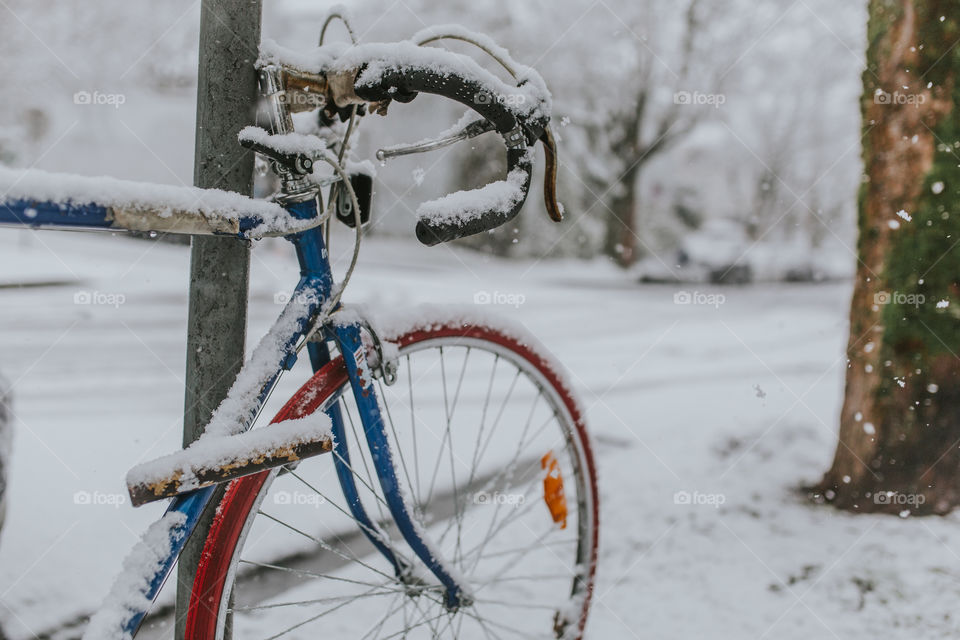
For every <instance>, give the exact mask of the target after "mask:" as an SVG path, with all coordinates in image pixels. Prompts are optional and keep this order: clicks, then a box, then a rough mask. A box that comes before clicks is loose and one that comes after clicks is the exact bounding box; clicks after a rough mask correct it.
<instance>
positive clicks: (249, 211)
mask: <svg viewBox="0 0 960 640" xmlns="http://www.w3.org/2000/svg"><path fill="white" fill-rule="evenodd" d="M17 201H30V202H52V203H56V204H61V205H75V206H83V205H95V206H100V207H104V208H110V209H113V210H115V211H136V212H141V213H151V214H153V215H152V217H153V219H154V220H158V221H162V220H171V219H172V218H174V217H180V216H183V217H190V216H193V217H197V218H201V219H204V220H207V221H209V222H211V223H212V226H214V227H216V226H217V225H216V223H217V222H220V221H223V222H228V223H232V226H235V225H236V224H237V223H239V221H240V220H241V219H258V220H259V221H260V222H259V224H258V225H257V226H256V227H255V228H254V229H253V231H251V232H249V233H248V234H247V235H248V236H250V237H255V236H259V235H271V234H279V233H292V232H294V231H296V230H298V228H299V227H302V226H303V225H304V221H302V220H297V219H295V218H293V217H292V216H290V215H288V214H287V212H286V211H285V210H284V209H283V207H281V206H280V205H278V204H276V203H274V202H267V201H264V200H254V199H252V198H248V197H247V196H244V195H241V194H239V193H232V192H229V191H222V190H220V189H200V188H196V187H177V186H173V185H165V184H153V183H148V182H134V181H131V180H118V179H116V178H109V177H105V176H97V177H90V176H78V175H71V174H66V173H49V172H47V171H41V170H39V169H8V168H4V167H0V205H2V204H9V203H13V202H17ZM119 226H121V227H123V225H122V223H121V224H120V225H119ZM158 230H165V229H163V228H160V229H158Z"/></svg>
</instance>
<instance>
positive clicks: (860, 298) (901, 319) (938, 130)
mask: <svg viewBox="0 0 960 640" xmlns="http://www.w3.org/2000/svg"><path fill="white" fill-rule="evenodd" d="M869 7H870V20H869V26H868V50H867V69H866V71H865V72H864V74H863V86H864V93H863V99H862V113H863V131H864V136H863V140H864V143H863V144H864V149H863V159H864V167H865V172H866V177H865V181H864V184H863V186H862V188H861V193H860V201H859V206H860V212H859V228H860V240H859V248H858V250H859V263H858V268H857V275H856V282H855V285H854V292H853V300H852V303H851V309H850V338H849V342H848V346H847V358H848V368H847V382H846V394H845V398H844V403H843V409H842V412H841V416H840V438H839V439H840V442H839V444H838V446H837V451H836V454H835V458H834V461H833V465H832V467H831V468H830V470H829V471H828V472H827V473H826V475H825V476H824V478H823V480H822V481H821V483H820V485H819V486H818V487H816V491H817V496H818V497H821V498H822V499H824V500H826V501H828V502H832V503H834V504H836V505H837V506H839V507H841V508H843V509H848V510H852V511H861V512H868V511H869V512H876V511H880V512H888V513H904V512H909V513H913V514H928V513H938V514H939V513H946V512H948V511H950V510H951V509H953V508H954V507H955V506H956V505H957V504H958V503H960V448H958V447H960V359H958V357H957V353H958V352H960V339H958V338H960V246H957V244H958V240H960V210H958V209H957V207H956V205H957V204H958V202H960V168H958V160H957V150H956V149H955V146H956V145H957V144H960V143H958V141H960V126H958V119H957V112H956V110H955V109H956V107H955V105H956V104H957V101H958V99H960V91H958V88H957V84H956V80H957V73H958V71H960V54H958V51H960V50H957V49H955V48H954V45H955V44H956V41H957V39H958V36H960V14H958V12H957V10H956V0H870V3H869Z"/></svg>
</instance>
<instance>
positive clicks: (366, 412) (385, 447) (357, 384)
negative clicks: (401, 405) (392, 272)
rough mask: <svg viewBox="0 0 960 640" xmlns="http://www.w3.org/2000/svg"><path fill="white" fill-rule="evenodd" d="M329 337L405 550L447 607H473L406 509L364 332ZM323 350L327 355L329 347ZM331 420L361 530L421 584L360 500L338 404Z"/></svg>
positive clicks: (353, 328)
mask: <svg viewBox="0 0 960 640" xmlns="http://www.w3.org/2000/svg"><path fill="white" fill-rule="evenodd" d="M330 334H331V337H332V338H333V339H334V340H336V342H337V344H338V345H339V348H340V352H341V353H342V354H343V360H344V364H345V366H346V369H347V375H348V376H349V379H350V387H351V388H352V389H353V396H354V400H355V401H356V404H357V409H358V411H359V414H360V421H361V424H362V428H363V432H364V436H365V440H366V445H367V446H368V447H369V450H370V455H371V458H372V460H373V466H374V469H375V470H376V475H377V481H378V483H379V485H380V488H381V489H382V491H383V495H384V499H385V502H386V505H387V508H388V510H389V511H390V516H391V518H392V519H393V522H394V523H395V524H396V526H397V529H398V530H399V531H400V534H401V535H402V536H403V539H404V541H405V542H406V543H407V545H408V546H409V547H410V548H411V549H412V550H413V552H414V553H415V554H416V555H417V557H418V558H420V560H421V561H422V562H423V563H424V565H426V567H427V568H428V569H429V570H430V572H431V573H433V575H434V576H436V578H437V580H439V581H440V584H442V585H443V587H444V606H445V607H446V608H447V609H448V610H450V611H456V610H457V609H459V608H460V607H462V606H469V605H470V603H471V602H472V598H471V596H470V595H469V593H468V592H467V590H466V584H465V582H464V580H463V578H462V577H460V576H459V573H458V572H456V571H455V570H454V569H453V568H452V567H451V566H450V565H449V564H448V562H447V561H446V560H445V559H444V558H443V557H441V555H440V553H439V551H438V550H437V549H435V548H434V547H433V546H432V544H431V542H430V540H429V539H428V538H427V537H426V532H425V531H424V530H423V527H422V526H421V525H420V524H419V523H418V522H416V520H415V519H414V517H413V510H412V505H410V504H408V502H407V500H406V498H405V497H404V492H403V489H402V487H401V485H400V479H399V477H398V475H397V467H396V463H395V460H394V456H393V452H392V451H391V448H390V442H389V439H388V437H387V431H386V423H385V422H384V420H383V416H382V413H381V411H380V405H379V403H378V402H377V395H376V391H375V390H374V388H373V371H372V370H371V369H370V368H369V366H368V365H367V359H366V347H365V346H364V344H363V341H362V338H361V330H360V326H359V325H346V326H337V327H332V328H331V331H330ZM311 346H312V345H311ZM318 346H320V345H318ZM322 346H323V348H324V349H325V345H322ZM311 355H312V354H311ZM327 414H328V415H329V416H330V419H331V422H332V427H333V433H334V439H335V445H334V450H333V453H334V464H335V465H336V470H337V478H338V479H339V481H340V487H341V489H342V491H343V494H344V497H345V498H346V500H347V504H348V505H349V508H350V511H351V513H352V515H353V517H354V518H355V519H356V521H357V523H358V524H359V525H360V528H361V530H362V531H363V533H364V535H366V537H367V538H368V539H369V540H370V542H371V543H373V545H374V546H375V547H376V548H377V550H378V551H379V552H380V553H381V554H383V556H384V557H386V558H387V560H388V561H389V562H390V563H391V564H392V565H393V568H394V571H395V572H396V575H397V578H398V579H399V580H400V581H401V582H403V583H404V584H408V585H409V584H415V583H416V582H417V579H416V577H415V576H414V575H413V573H412V569H413V567H411V566H410V564H409V562H407V561H406V560H404V559H403V558H401V557H399V556H397V554H395V553H394V552H393V550H392V549H391V548H390V546H389V544H388V542H389V541H388V537H387V534H386V533H385V532H384V531H383V530H382V529H381V528H380V527H379V526H377V525H376V523H374V522H373V521H372V520H371V518H370V517H369V515H368V514H367V511H366V509H365V507H364V505H363V502H362V500H361V499H360V495H359V491H358V489H357V485H356V481H355V474H354V470H353V468H352V467H351V464H350V453H349V451H348V446H347V439H346V437H345V435H346V434H345V431H344V422H343V414H342V412H341V410H340V406H339V404H334V405H333V406H331V407H330V408H328V409H327ZM371 489H372V487H371Z"/></svg>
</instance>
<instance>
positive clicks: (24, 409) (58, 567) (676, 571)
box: [0, 230, 960, 639]
mask: <svg viewBox="0 0 960 640" xmlns="http://www.w3.org/2000/svg"><path fill="white" fill-rule="evenodd" d="M345 244H346V243H345V242H341V243H340V246H341V248H345ZM334 253H335V254H336V251H335V252H334ZM187 269H188V251H187V250H186V248H185V247H178V246H169V245H160V244H150V243H145V242H142V241H135V240H130V239H126V238H121V237H109V236H104V235H94V234H81V233H43V234H35V233H31V232H23V231H11V230H3V231H2V233H0V274H2V280H3V281H4V282H7V283H10V282H44V281H47V282H61V283H64V284H62V285H60V286H47V287H35V288H4V289H0V300H2V304H0V327H2V331H0V366H2V368H3V371H4V373H5V374H6V375H7V377H8V378H9V379H10V380H11V381H12V384H13V389H14V395H15V424H14V426H15V428H16V437H15V442H14V450H15V454H14V457H13V464H12V470H11V471H12V476H11V483H10V491H11V495H10V511H9V514H8V518H7V523H6V529H5V531H4V532H3V539H2V544H0V567H2V570H0V621H2V624H3V628H4V631H5V632H6V633H7V634H8V635H9V636H10V637H11V638H13V639H19V638H29V637H34V636H38V635H44V634H47V633H49V632H50V631H51V630H53V629H55V628H56V627H58V626H59V625H61V624H63V623H65V622H69V621H71V620H74V619H76V618H77V617H78V616H82V615H83V614H85V613H88V612H89V611H90V610H91V609H92V608H93V607H95V606H96V605H97V604H98V602H99V600H100V599H101V598H102V596H103V594H105V592H106V590H107V587H108V585H109V581H110V579H111V578H112V577H113V575H114V574H115V572H116V571H117V569H118V568H119V563H120V560H121V558H122V556H123V554H124V553H125V552H126V549H127V548H128V547H129V546H130V545H131V544H132V543H133V542H134V540H135V538H136V536H137V535H138V534H139V533H140V532H141V530H142V529H143V528H144V527H145V526H146V525H147V523H148V522H149V521H151V520H152V519H153V518H155V517H156V516H157V515H158V514H159V512H160V507H158V506H156V505H154V506H149V507H144V508H142V509H138V510H134V509H132V508H131V507H130V506H129V504H126V503H124V498H123V496H124V487H123V477H124V474H125V471H126V469H127V468H128V467H130V466H131V465H132V464H134V463H136V462H138V461H142V460H144V459H147V458H148V457H151V456H156V455H160V454H163V453H166V452H169V451H171V450H173V449H175V448H176V447H177V446H178V443H179V440H180V412H181V408H182V395H183V394H182V383H183V369H184V342H185V335H184V333H185V326H186V323H185V315H186V283H187ZM296 271H297V269H296V264H295V261H294V260H293V258H292V255H291V254H290V252H289V249H288V248H287V247H286V246H284V245H283V244H282V243H281V242H270V243H267V242H264V243H260V244H258V245H257V247H256V249H255V252H254V261H253V284H252V296H251V299H252V307H251V314H250V329H249V334H250V336H251V337H256V336H259V335H260V334H261V333H262V331H263V330H265V329H266V327H267V326H268V325H269V323H270V322H271V321H272V319H273V317H274V316H275V315H276V314H277V312H278V311H279V308H280V307H279V306H278V305H277V304H276V303H275V297H276V296H277V294H278V293H282V292H285V291H287V290H288V289H289V288H290V286H292V284H293V282H294V281H295V279H296ZM848 288H849V287H848V285H845V284H829V285H816V286H814V285H796V286H788V285H779V286H773V285H764V286H755V287H750V288H725V289H709V290H707V289H704V290H699V291H696V292H695V291H692V290H688V291H687V292H686V293H688V294H689V296H688V297H687V296H684V295H683V292H680V291H678V290H677V289H676V288H675V287H666V286H649V285H645V286H640V285H636V284H634V283H633V282H631V281H630V280H628V279H627V278H626V277H625V276H624V275H622V274H621V273H620V272H618V271H617V270H616V269H614V268H612V267H610V266H608V265H606V264H603V263H576V262H561V263H555V262H501V261H497V260H493V259H490V258H487V257H484V256H480V255H477V254H474V253H469V252H464V251H460V250H453V249H449V248H446V247H436V248H432V249H426V248H420V247H417V246H415V245H414V244H413V243H405V242H401V241H396V240H379V239H372V240H370V241H368V242H367V243H366V245H365V251H364V255H363V256H362V260H361V266H360V268H359V270H358V273H357V275H356V276H355V280H354V282H353V284H352V285H351V288H350V289H349V292H348V295H347V298H348V299H349V300H351V301H354V302H356V301H377V302H379V303H380V304H381V305H383V304H388V305H389V304H396V305H400V306H407V305H411V304H414V303H418V302H437V303H456V304H471V303H473V302H474V299H475V296H477V299H478V300H485V299H487V296H483V295H478V294H482V293H484V292H485V293H488V294H490V296H489V297H490V298H492V299H493V300H502V301H510V303H511V304H503V305H499V306H498V307H497V308H496V311H497V312H498V313H502V314H504V315H505V316H508V317H510V318H512V319H514V320H518V321H520V322H522V323H524V324H525V325H526V326H527V327H529V328H530V329H531V330H532V331H534V332H535V333H536V334H537V335H538V336H540V338H541V339H542V341H543V342H544V343H545V344H546V345H547V346H548V347H549V348H550V349H552V350H553V351H554V352H555V354H556V355H557V356H558V357H559V358H560V360H562V361H563V362H564V363H565V364H566V366H567V367H568V368H569V369H570V371H571V372H572V374H571V376H572V382H573V385H574V387H575V388H576V390H577V391H578V392H579V394H580V396H581V398H582V400H583V402H584V404H585V406H586V407H587V408H588V415H589V423H590V427H591V429H592V432H593V435H594V438H595V444H596V449H597V453H598V458H599V468H600V482H601V495H602V501H603V502H602V506H601V516H602V519H601V530H602V538H601V548H600V568H599V581H598V585H597V591H596V597H595V604H594V608H593V613H592V618H591V621H590V625H589V637H593V638H602V637H614V638H628V637H635V636H636V637H642V638H687V637H709V638H747V637H750V638H768V637H769V638H798V639H799V638H804V639H805V638H811V637H817V638H832V637H836V638H844V639H846V638H869V637H876V636H881V635H882V636H883V637H888V638H891V637H892V638H917V637H925V638H930V637H948V635H949V636H952V635H953V632H954V631H955V629H956V625H957V621H956V619H955V616H956V614H955V612H954V606H953V605H954V602H955V601H956V598H957V596H958V595H960V555H958V554H960V528H958V527H957V519H956V518H955V517H949V518H944V519H923V520H920V519H911V518H907V519H902V520H901V519H894V518H890V517H874V516H858V517H853V516H848V515H844V514H841V513H838V512H836V511H833V510H830V509H827V508H824V507H816V506H811V505H810V504H808V503H807V502H806V501H805V500H804V499H803V497H802V496H800V495H798V493H797V491H796V489H797V487H798V486H800V485H802V484H803V483H804V482H809V481H812V480H815V479H816V478H817V477H818V474H819V473H820V472H821V471H822V470H823V469H825V468H826V466H827V465H828V463H829V460H830V457H831V455H832V452H833V447H834V438H835V435H834V424H835V421H836V416H837V412H838V408H839V400H840V390H841V384H842V376H843V369H844V361H843V358H842V347H843V344H844V341H845V336H846V327H845V317H846V306H847V296H848V293H849V291H848ZM711 296H712V297H711ZM281 297H282V296H281ZM687 299H689V303H688V304H681V303H680V302H683V301H684V300H687ZM518 303H519V304H518ZM288 384H289V383H288ZM288 391H289V389H288ZM277 395H280V396H282V395H284V394H282V393H278V394H277ZM117 503H123V504H117ZM165 597H166V598H169V594H168V595H166V596H165Z"/></svg>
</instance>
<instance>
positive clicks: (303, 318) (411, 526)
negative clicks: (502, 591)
mask: <svg viewBox="0 0 960 640" xmlns="http://www.w3.org/2000/svg"><path fill="white" fill-rule="evenodd" d="M285 208H286V210H287V213H288V214H289V215H290V216H292V217H294V218H296V219H299V220H312V219H316V218H317V217H318V216H319V215H320V211H319V207H318V201H317V199H316V198H311V199H309V200H306V201H304V202H300V203H296V204H290V205H288V206H286V207H285ZM0 224H7V225H9V224H16V225H27V226H31V227H63V226H68V227H71V228H87V229H112V228H115V227H114V223H113V220H112V217H111V216H110V214H109V208H108V207H102V206H99V205H96V204H87V205H82V206H74V205H70V204H60V203H46V202H33V201H14V202H8V203H6V204H0ZM257 224H259V220H258V219H256V218H251V219H241V222H240V229H241V233H240V236H241V237H244V234H243V231H244V230H246V229H251V228H254V227H255V226H256V225H257ZM287 239H288V240H290V241H291V242H292V243H293V245H294V247H295V248H296V253H297V259H298V261H299V264H300V281H299V282H298V284H297V286H296V289H295V290H294V294H293V296H291V300H308V301H309V302H308V303H307V305H306V309H305V311H304V312H303V313H302V315H299V316H298V318H297V323H296V328H295V330H294V331H293V333H292V334H290V335H287V336H284V338H285V340H284V345H285V350H284V353H283V354H282V356H281V358H280V360H279V361H278V362H277V363H276V373H275V374H274V375H273V376H272V377H271V378H270V380H269V381H268V382H267V383H266V384H265V385H264V386H263V387H262V388H261V389H260V393H259V397H258V399H257V402H256V406H253V407H250V408H249V414H250V415H251V416H253V415H256V414H257V413H259V411H260V409H261V408H262V407H263V405H264V403H265V402H266V399H267V398H268V397H269V395H270V392H271V390H272V389H273V387H274V385H275V384H276V382H277V380H278V378H279V377H280V373H281V372H282V371H283V370H289V369H290V368H292V367H293V365H294V363H295V362H296V360H297V352H298V345H299V344H300V342H301V341H302V340H304V339H305V337H306V336H307V334H308V332H309V331H310V329H311V325H312V323H313V321H314V319H315V318H316V317H317V316H318V314H319V313H320V311H321V309H322V308H323V306H324V302H325V301H326V300H329V299H330V297H331V295H332V293H333V287H334V280H333V273H332V270H331V266H330V261H329V256H328V254H327V249H326V246H325V244H324V239H323V232H322V228H321V227H313V228H311V229H308V230H306V231H302V232H299V233H295V234H293V235H290V236H287ZM362 330H363V328H362V326H361V325H360V324H345V325H343V324H336V325H334V324H330V325H327V326H325V327H323V330H322V331H323V332H322V333H321V334H320V335H321V339H320V340H311V341H310V342H309V343H308V344H307V345H306V347H307V353H308V355H309V358H310V363H311V366H312V368H313V370H314V371H319V370H320V369H321V368H322V367H323V366H324V365H326V364H328V363H329V362H330V361H331V355H330V349H329V342H333V343H335V344H336V345H337V348H338V350H339V352H340V353H341V354H342V355H343V360H344V363H345V366H346V370H347V374H348V377H349V382H350V388H351V389H352V391H353V396H354V399H355V402H356V405H357V408H358V411H359V415H360V419H361V422H362V425H363V431H364V434H365V438H366V443H367V446H368V447H369V448H370V453H371V457H372V459H373V464H374V467H375V469H376V473H377V478H378V481H379V484H380V486H381V489H382V491H383V494H384V498H385V501H386V503H387V505H388V507H389V510H390V514H391V516H392V518H393V520H394V521H395V523H396V525H397V528H398V529H399V531H400V533H401V535H402V536H403V538H404V540H405V541H406V543H407V545H408V546H409V547H410V548H411V549H412V550H413V552H414V553H415V554H416V555H417V557H419V558H420V560H421V561H422V562H423V563H424V565H425V566H426V567H427V568H428V569H429V570H430V571H431V572H432V573H433V574H434V575H435V576H436V578H437V579H438V580H439V581H440V583H441V584H442V585H443V586H444V588H445V605H446V606H447V607H448V608H449V609H450V610H456V609H457V608H459V607H460V606H462V605H464V604H468V603H469V601H470V599H469V596H468V595H467V594H466V593H465V591H464V585H462V584H461V583H460V582H459V581H458V580H457V579H456V578H455V577H454V574H453V572H452V571H451V569H450V568H449V565H447V563H446V562H445V561H444V560H443V559H442V558H440V556H439V554H437V553H436V552H435V551H434V550H433V549H432V548H431V546H430V543H429V542H428V541H427V540H426V539H424V537H423V532H422V529H421V528H420V527H419V526H418V525H417V524H416V523H415V522H414V520H413V517H412V514H411V511H410V507H409V505H407V504H406V501H405V500H404V498H403V492H402V490H401V487H400V482H399V479H398V477H397V473H396V466H395V465H394V460H393V453H392V452H391V449H390V445H389V440H388V437H387V431H386V425H385V422H384V420H383V417H382V416H381V413H380V406H379V403H378V401H377V395H376V392H375V390H374V387H373V372H372V371H371V370H370V369H369V367H368V365H367V361H366V349H365V347H364V345H363V341H362ZM325 411H326V413H327V414H328V415H329V417H330V419H331V423H332V430H333V434H334V438H335V443H336V444H335V447H334V450H333V454H334V464H335V466H336V471H337V477H338V479H339V481H340V486H341V489H342V491H343V494H344V497H345V499H346V502H347V505H348V506H349V509H350V511H351V513H352V515H353V517H354V518H355V519H356V521H357V523H358V524H359V525H360V528H361V530H362V531H363V533H364V534H365V535H366V537H367V538H368V539H369V540H370V542H371V543H372V544H373V545H374V546H375V547H376V549H377V550H378V551H379V552H380V553H381V554H383V555H384V557H386V558H387V560H388V561H389V562H390V563H391V564H392V566H393V568H394V571H395V573H396V575H397V578H398V579H399V580H401V581H402V582H405V583H410V582H411V581H413V580H414V579H415V577H414V576H413V575H412V567H411V566H410V563H409V562H408V561H407V560H405V559H403V558H401V557H399V556H398V555H397V554H395V553H394V552H393V550H392V549H391V547H390V545H389V544H388V543H387V541H388V538H387V535H386V534H385V533H384V531H383V530H382V529H381V528H380V527H379V526H378V525H377V524H376V523H375V522H374V521H373V520H372V519H371V518H370V517H369V515H368V514H367V511H366V509H365V508H364V505H363V503H362V500H361V498H360V493H359V491H358V489H357V485H356V483H355V481H354V474H353V472H352V469H351V466H350V452H349V451H348V449H347V438H346V437H345V430H344V418H343V415H342V413H341V411H340V406H339V404H338V403H337V402H331V403H330V405H329V406H328V407H327V408H326V409H325ZM215 488H216V486H210V487H206V488H203V489H198V490H196V491H193V492H191V493H187V494H184V495H182V496H179V497H177V498H174V499H173V500H172V501H171V503H170V505H169V507H168V509H167V514H171V513H173V514H180V515H181V517H182V519H183V523H182V524H181V525H179V526H178V527H176V528H174V530H172V531H171V532H170V547H171V548H170V553H169V555H168V556H167V557H166V558H164V559H163V561H162V562H161V563H160V565H159V567H158V569H157V571H156V572H155V573H154V575H153V576H152V577H151V578H150V580H149V585H150V586H149V589H148V590H147V591H146V592H145V593H144V594H143V595H144V596H145V598H146V600H147V601H148V602H153V600H154V599H155V598H156V596H157V594H158V593H159V591H160V588H161V587H162V586H163V584H164V582H165V581H166V579H167V577H168V576H169V575H170V573H171V571H172V569H173V566H174V564H175V563H176V560H177V558H178V557H179V555H180V553H181V551H182V550H183V548H184V546H185V545H186V542H187V540H188V539H189V538H190V536H191V535H192V534H193V533H194V531H195V529H196V526H197V523H198V522H199V520H200V516H201V515H202V514H203V512H204V510H205V509H206V508H207V507H208V506H210V504H211V502H212V498H213V494H214V491H215ZM146 614H147V610H146V609H144V610H143V611H131V612H130V615H129V617H128V618H127V619H126V620H125V621H124V624H123V626H124V629H125V630H126V631H127V632H128V633H129V634H130V635H135V634H136V631H137V629H138V628H139V626H140V624H141V622H142V621H143V619H144V617H145V616H146Z"/></svg>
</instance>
